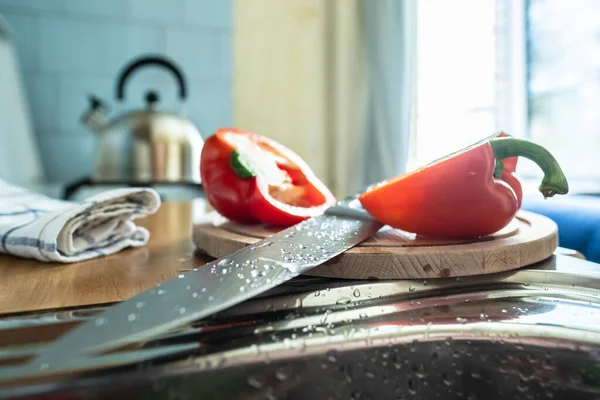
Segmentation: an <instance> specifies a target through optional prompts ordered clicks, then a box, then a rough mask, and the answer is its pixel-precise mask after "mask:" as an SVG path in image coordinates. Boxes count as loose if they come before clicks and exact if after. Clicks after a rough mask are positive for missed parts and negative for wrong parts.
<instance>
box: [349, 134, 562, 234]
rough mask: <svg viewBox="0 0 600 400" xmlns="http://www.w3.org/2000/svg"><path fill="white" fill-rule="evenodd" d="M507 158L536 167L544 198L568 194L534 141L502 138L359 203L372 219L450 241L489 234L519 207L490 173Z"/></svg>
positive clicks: (552, 163)
mask: <svg viewBox="0 0 600 400" xmlns="http://www.w3.org/2000/svg"><path fill="white" fill-rule="evenodd" d="M513 157H525V158H528V159H530V160H532V161H534V162H535V163H537V164H538V165H539V166H540V168H541V169H542V170H543V172H544V178H543V179H542V183H541V185H540V187H539V190H540V191H541V192H542V194H543V195H544V197H552V196H553V195H555V194H566V193H567V192H568V183H567V179H566V178H565V176H564V174H563V172H562V170H561V168H560V166H559V165H558V162H557V161H556V159H555V158H554V157H553V156H552V154H550V153H549V152H548V151H547V150H546V149H544V148H543V147H541V146H539V145H537V144H534V143H531V142H528V141H525V140H520V139H515V138H511V137H504V138H498V139H493V140H490V141H489V142H486V143H484V144H481V145H478V146H476V147H474V148H471V149H468V150H466V151H464V152H462V153H458V154H456V155H453V156H450V157H448V158H444V159H442V160H440V161H438V162H436V163H434V164H432V165H429V166H426V167H423V168H421V169H419V170H416V171H414V172H411V173H408V174H405V175H402V176H399V177H397V178H395V179H392V180H390V181H388V182H386V183H384V184H382V185H379V186H377V187H375V188H373V189H371V190H368V191H367V192H365V193H363V194H361V195H360V196H359V201H360V202H361V203H362V205H363V207H364V208H365V209H366V210H367V211H368V212H369V213H370V214H371V215H372V216H373V217H374V218H375V219H377V220H379V221H380V222H382V223H384V224H387V225H390V226H391V227H394V228H398V229H402V230H405V231H408V232H413V233H416V234H420V235H425V236H433V237H446V238H453V239H466V238H475V237H480V236H485V235H489V234H492V233H495V232H497V231H499V230H500V229H502V228H504V227H505V226H507V225H508V224H509V223H510V221H511V220H512V219H513V218H514V216H515V215H516V213H517V211H518V210H519V205H520V204H519V203H520V201H519V198H518V194H517V193H516V192H515V190H514V189H513V188H512V187H511V185H510V184H509V183H507V182H505V181H504V180H503V179H502V178H501V176H500V177H497V176H495V173H496V174H499V173H500V172H499V171H498V170H496V165H497V160H505V159H509V158H513ZM500 175H502V173H500ZM519 187H520V186H519Z"/></svg>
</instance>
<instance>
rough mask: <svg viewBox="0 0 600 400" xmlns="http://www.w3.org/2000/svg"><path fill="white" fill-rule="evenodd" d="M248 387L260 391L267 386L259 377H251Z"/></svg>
mask: <svg viewBox="0 0 600 400" xmlns="http://www.w3.org/2000/svg"><path fill="white" fill-rule="evenodd" d="M247 382H248V385H250V386H252V387H253V388H255V389H260V388H262V387H263V386H265V382H264V381H263V380H262V379H261V378H260V377H257V376H249V377H248V381H247Z"/></svg>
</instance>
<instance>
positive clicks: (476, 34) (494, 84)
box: [409, 0, 600, 192]
mask: <svg viewBox="0 0 600 400" xmlns="http://www.w3.org/2000/svg"><path fill="white" fill-rule="evenodd" d="M418 6H419V10H418V35H419V37H418V47H417V52H418V55H417V94H416V97H417V101H416V104H417V107H416V108H417V110H416V129H415V137H414V140H413V141H412V143H413V149H412V151H411V155H412V158H411V162H410V165H409V168H411V169H412V168H414V167H416V166H418V165H422V164H424V163H426V162H428V161H431V160H433V159H434V158H436V157H438V156H440V155H443V154H445V153H447V152H448V151H452V150H455V149H457V148H460V147H462V146H464V145H467V144H469V143H471V142H473V141H475V140H477V139H480V138H482V137H484V136H486V135H489V134H492V133H493V132H495V131H498V130H504V131H506V132H508V133H510V134H512V135H513V136H517V137H525V138H528V139H531V140H533V141H535V142H537V143H540V144H541V145H543V146H545V147H546V148H548V149H549V150H550V151H551V152H552V153H553V154H554V155H555V156H556V158H557V159H558V160H559V162H560V163H561V165H562V166H563V169H564V170H565V174H566V175H567V177H568V178H569V181H570V184H571V189H572V191H573V192H575V191H591V190H593V191H599V190H600V157H598V156H597V151H598V149H600V111H598V110H599V109H600V106H599V105H600V20H598V19H597V18H596V17H595V16H597V15H598V13H599V12H600V2H597V1H596V0H575V1H568V2H565V1H564V0H528V1H513V0H456V1H452V2H449V1H444V0H423V1H419V2H418ZM582 143H585V144H584V145H582ZM518 172H519V174H520V176H521V178H523V181H524V183H525V184H524V186H525V189H526V191H535V190H536V188H537V185H538V184H539V180H540V179H541V171H540V170H539V168H538V167H537V166H536V165H535V164H533V163H532V162H530V161H528V160H522V161H520V164H519V168H518Z"/></svg>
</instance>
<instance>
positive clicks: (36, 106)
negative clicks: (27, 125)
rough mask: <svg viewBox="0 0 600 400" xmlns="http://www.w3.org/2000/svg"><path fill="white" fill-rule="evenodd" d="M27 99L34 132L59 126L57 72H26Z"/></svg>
mask: <svg viewBox="0 0 600 400" xmlns="http://www.w3.org/2000/svg"><path fill="white" fill-rule="evenodd" d="M23 79H24V81H25V88H26V90H27V101H28V103H29V109H30V110H31V113H32V117H33V129H34V132H43V131H45V130H48V129H57V128H58V114H59V112H58V110H59V109H60V108H59V104H58V101H57V100H58V99H59V98H60V96H59V85H58V79H57V77H56V74H35V73H31V74H25V76H24V77H23Z"/></svg>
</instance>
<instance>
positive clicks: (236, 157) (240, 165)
mask: <svg viewBox="0 0 600 400" xmlns="http://www.w3.org/2000/svg"><path fill="white" fill-rule="evenodd" d="M229 165H230V166H231V168H233V170H234V171H235V173H236V175H237V176H239V177H240V178H243V179H246V178H252V177H253V176H256V171H255V170H254V168H252V166H251V163H250V162H248V160H246V159H245V158H244V157H243V155H242V153H240V151H239V150H234V151H232V152H231V156H230V157H229Z"/></svg>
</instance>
